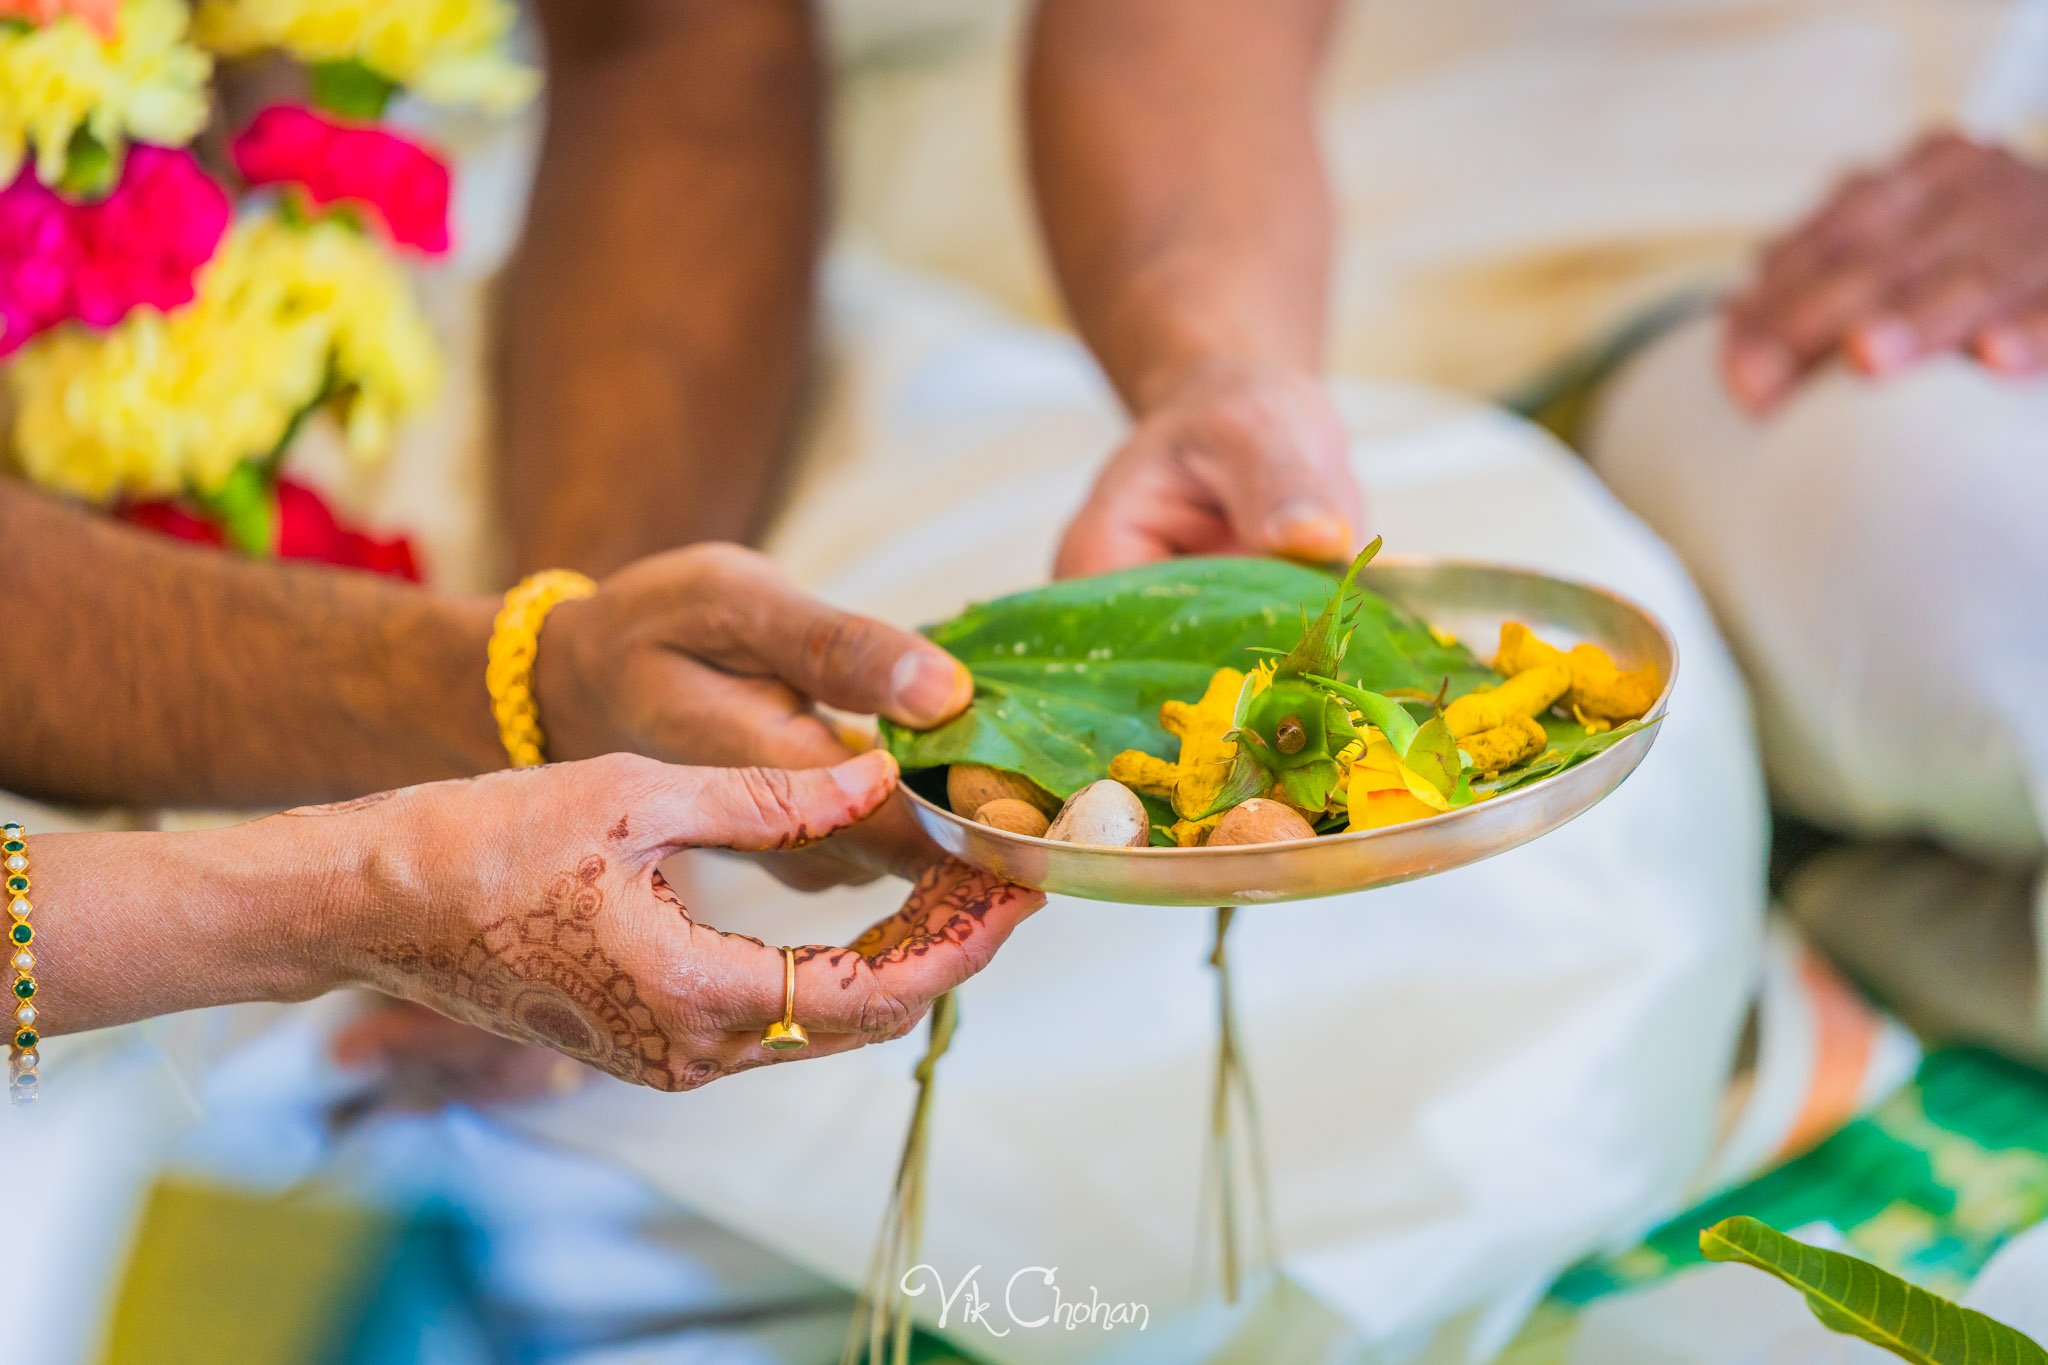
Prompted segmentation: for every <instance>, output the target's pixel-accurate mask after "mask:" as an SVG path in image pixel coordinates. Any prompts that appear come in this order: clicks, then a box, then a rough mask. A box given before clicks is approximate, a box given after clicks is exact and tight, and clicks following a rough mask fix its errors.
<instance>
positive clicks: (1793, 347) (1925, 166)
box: [1722, 133, 2048, 414]
mask: <svg viewBox="0 0 2048 1365" xmlns="http://www.w3.org/2000/svg"><path fill="white" fill-rule="evenodd" d="M1948 352H1962V353H1964V354H1968V355H1971V356H1974V357H1975V358H1977V359H1978V360H1980V361H1982V362H1983V363H1984V364H1985V365H1987V366H1990V367H1991V368H1992V369H1995V370H1998V371H2001V372H2003V373H2007V374H2015V375H2024V374H2042V373H2048V168H2043V167H2041V166H2037V165H2033V164H2031V163H2029V162H2027V161H2024V160H2022V159H2020V158H2019V157H2018V156H2015V155H2014V154H2013V153H2012V152H2010V151H2008V150H2006V149H2005V148H2003V147H1998V146H1992V145H1987V144H1985V143H1981V142H1975V141H1972V140H1971V139H1969V138H1966V137H1963V136H1961V135H1959V134H1956V133H1939V134H1936V135H1934V136H1932V137H1929V138H1927V139H1925V140H1923V141H1922V142H1920V143H1919V144H1918V145H1917V146H1915V147H1913V148H1912V149H1911V150H1910V151H1908V152H1907V153H1906V154H1905V155H1903V156H1901V157H1899V158H1898V159H1897V160H1896V161H1893V162H1892V163H1891V164H1890V165H1888V166H1884V167H1881V168H1879V169H1877V170H1874V171H1867V172H1864V173H1862V174H1859V175H1855V176H1851V177H1850V178H1849V179H1848V180H1846V181H1844V182H1843V183H1842V184H1841V185H1840V186H1839V187H1838V188H1837V189H1836V190H1835V191H1834V192H1833V193H1832V194H1830V195H1829V196H1828V198H1827V199H1826V201H1825V202H1823V203H1822V204H1821V206H1820V207H1819V208H1818V209H1817V210H1815V212H1814V213H1813V214H1812V215H1811V216H1810V217H1808V218H1807V219H1806V221H1805V222H1803V223H1801V224H1799V226H1797V227H1795V228H1793V229H1792V230H1791V231H1790V232H1789V233H1787V234H1786V235H1785V236H1783V237H1782V238H1780V239H1779V240H1778V241H1776V242H1774V243H1773V244H1772V245H1771V246H1770V248H1769V249H1768V250H1767V251H1766V252H1765V255H1764V260H1763V266H1762V269H1761V271H1760V272H1759V274H1758V277H1757V279H1756V281H1755V282H1754V283H1753V284H1752V285H1751V286H1750V287H1749V288H1748V289H1747V290H1746V291H1744V292H1743V293H1742V294H1740V295H1738V296H1737V297H1736V298H1735V300H1734V301H1733V302H1732V303H1731V304H1730V305H1729V309H1728V327H1727V333H1726V337H1725V344H1724V347H1723V352H1722V367H1723V374H1724V377H1725V379H1726V382H1727V385H1728V389H1729V392H1730V393H1731V394H1733V395H1734V397H1735V399H1736V401H1738V402H1739V403H1741V404H1742V405H1743V406H1744V407H1745V408H1747V409H1749V410H1750V411H1751V412H1752V413H1759V414H1761V413H1764V412H1768V411H1770V410H1771V409H1772V408H1774V407H1775V406H1777V404H1779V403H1780V402H1782V401H1783V400H1784V399H1785V397H1786V396H1787V395H1789V394H1790V393H1792V392H1793V391H1794V390H1795V389H1796V388H1797V387H1798V386H1799V384H1800V383H1801V381H1803V380H1804V379H1805V378H1806V377H1807V376H1809V375H1811V374H1812V373H1813V372H1814V371H1815V370H1817V369H1818V368H1820V367H1821V366H1822V365H1825V364H1826V363H1827V362H1829V361H1830V360H1833V359H1836V358H1837V357H1839V358H1842V359H1845V360H1847V361H1848V362H1849V363H1850V364H1852V365H1854V366H1855V367H1856V368H1857V369H1858V370H1860V371H1862V372H1863V373H1865V374H1868V375H1872V376H1875V377H1878V378H1884V377H1887V376H1890V375H1894V374H1897V373H1899V372H1900V371H1902V370H1904V369H1906V368H1907V367H1909V366H1911V365H1913V364H1914V363H1915V362H1917V361H1920V360H1923V359H1926V358H1927V357H1928V356H1932V355H1940V354H1943V353H1948Z"/></svg>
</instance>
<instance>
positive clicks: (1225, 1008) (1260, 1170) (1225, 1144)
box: [1195, 905, 1279, 1303]
mask: <svg viewBox="0 0 2048 1365" xmlns="http://www.w3.org/2000/svg"><path fill="white" fill-rule="evenodd" d="M1235 913H1236V912H1235V910H1234V909H1233V908H1232V907H1230V906H1227V905H1226V906H1219V907H1218V908H1217V910H1216V942H1215V946H1214V947H1213V948H1212V949H1211V950H1210V952H1209V966H1210V968H1211V969H1212V970H1213V971H1214V972H1215V973H1216V1070H1215V1076H1214V1078H1213V1080H1212V1082H1211V1087H1210V1097H1209V1141H1208V1144H1207V1150H1206V1152H1205V1154H1204V1158H1203V1162H1202V1194H1201V1210H1202V1211H1201V1217H1200V1222H1199V1224H1198V1229H1197V1233H1196V1240H1195V1245H1196V1253H1195V1254H1196V1275H1197V1278H1198V1280H1199V1279H1200V1278H1201V1277H1202V1274H1203V1272H1202V1269H1201V1267H1202V1265H1203V1263H1205V1262H1207V1260H1208V1259H1209V1249H1208V1248H1209V1239H1210V1238H1211V1236H1214V1238H1215V1239H1216V1253H1217V1272H1218V1276H1219V1279H1220V1282H1221V1288H1222V1291H1223V1297H1224V1299H1225V1300H1226V1301H1227V1302H1229V1303H1236V1302H1237V1301H1238V1295H1239V1294H1240V1292H1241V1291H1242V1287H1243V1283H1244V1280H1245V1278H1246V1277H1247V1275H1248V1274H1260V1275H1263V1274H1265V1273H1266V1272H1267V1271H1270V1270H1271V1269H1272V1267H1273V1265H1274V1264H1275V1262H1276V1261H1277V1260H1278V1259H1279V1251H1278V1240H1277V1238H1276V1237H1275V1236H1274V1232H1273V1193H1272V1182H1271V1180H1270V1179H1269V1177H1268V1174H1267V1166H1266V1151H1265V1139H1264V1137H1263V1136H1262V1134H1261V1131H1260V1125H1259V1115H1258V1105H1257V1102H1256V1100H1255V1098H1254V1096H1253V1094H1252V1082H1251V1074H1250V1072H1249V1071H1248V1070H1247V1069H1246V1066H1245V1062H1244V1050H1243V1047H1242V1045H1241V1042H1240V1039H1239V1036H1238V1029H1237V1009H1236V1006H1235V1003H1234V1002H1233V1000H1232V998H1231V990H1230V954H1229V951H1228V949H1227V947H1226V944H1227V942H1228V939H1229V934H1230V922H1231V919H1232V917H1233V915H1234V914H1235ZM1247 1201H1249V1203H1250V1207H1249V1208H1246V1207H1244V1206H1245V1204H1246V1202H1247ZM1246 1222H1250V1223H1251V1225H1252V1226H1253V1227H1254V1228H1255V1229H1256V1230H1257V1241H1256V1243H1255V1245H1254V1249H1253V1253H1252V1255H1251V1256H1250V1257H1249V1258H1248V1257H1247V1256H1246V1252H1245V1248H1244V1245H1243V1242H1244V1231H1243V1228H1244V1225H1245V1223H1246Z"/></svg>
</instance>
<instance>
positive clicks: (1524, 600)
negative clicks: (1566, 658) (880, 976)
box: [905, 556, 1678, 909]
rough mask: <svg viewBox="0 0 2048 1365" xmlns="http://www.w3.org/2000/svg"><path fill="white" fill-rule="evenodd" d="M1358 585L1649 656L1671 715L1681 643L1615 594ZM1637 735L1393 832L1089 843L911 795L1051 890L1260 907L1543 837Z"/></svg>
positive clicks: (1125, 899) (1569, 587) (1463, 576)
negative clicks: (1143, 844) (1218, 841)
mask: <svg viewBox="0 0 2048 1365" xmlns="http://www.w3.org/2000/svg"><path fill="white" fill-rule="evenodd" d="M1359 582H1360V584H1361V586H1364V587H1367V588H1370V589H1371V590H1372V591H1374V592H1377V593H1379V594H1381V595H1382V596H1384V597H1387V598H1389V599H1390V600H1392V601H1394V602H1395V603H1397V604H1399V605H1400V606H1402V607H1405V608H1406V609H1407V610H1409V611H1411V612H1413V613H1415V614H1416V615H1417V616H1419V617H1421V618H1422V619H1423V620H1424V621H1427V622H1428V623H1429V624H1430V625H1432V626H1434V627H1436V628H1438V629H1440V630H1448V631H1450V632H1451V633H1452V634H1454V635H1456V636H1458V637H1459V638H1460V639H1463V640H1467V641H1480V642H1483V643H1487V644H1490V643H1491V641H1492V640H1493V639H1494V638H1495V637H1496V636H1497V635H1498V633H1499V630H1500V626H1501V623H1502V622H1504V621H1521V622H1523V623H1524V624H1526V625H1528V626H1529V628H1530V629H1531V630H1533V631H1535V632H1536V634H1538V635H1539V636H1541V637H1542V638H1544V639H1545V640H1548V641H1550V642H1551V643H1553V644H1558V645H1560V646H1566V647H1568V646H1569V645H1572V644H1579V643H1592V644H1597V645H1599V646H1601V647H1602V648H1603V649H1605V650H1607V651H1608V652H1609V653H1610V654H1612V655H1613V656H1614V658H1615V659H1616V661H1617V662H1619V663H1620V664H1621V665H1622V666H1623V667H1624V668H1640V667H1643V666H1644V665H1646V664H1654V665H1656V667H1657V668H1658V669H1659V670H1660V671H1661V672H1662V674H1663V677H1664V690H1663V692H1662V693H1661V694H1660V695H1659V696H1658V698H1657V704H1656V705H1655V706H1653V707H1652V708H1651V709H1650V712H1649V714H1648V715H1647V716H1646V717H1645V719H1646V720H1654V719H1657V718H1659V717H1661V716H1662V715H1663V714H1664V709H1665V706H1666V704H1667V703H1668V702H1669V701H1670V698H1671V689H1672V687H1673V686H1674V685H1675V684H1676V682H1677V680H1678V644H1677V642H1676V641H1675V640H1673V639H1672V638H1671V632H1670V631H1669V630H1667V629H1666V628H1665V626H1664V624H1663V623H1662V622H1661V621H1659V620H1658V619H1657V618H1656V617H1655V616H1654V615H1652V614H1651V613H1650V612H1649V611H1648V610H1647V609H1645V608H1644V607H1642V606H1641V605H1639V604H1638V603H1636V602H1634V601H1631V600H1630V599H1628V598H1626V597H1623V596H1621V595H1620V594H1618V593H1613V592H1609V591H1607V590H1606V589H1604V588H1596V587H1593V586H1591V585H1589V584H1585V583H1579V582H1575V581H1572V580H1570V579H1564V578H1554V577H1551V576H1550V575H1548V574H1543V573H1538V572H1536V571H1534V570H1529V569H1517V568H1510V567H1506V566H1502V565H1496V564H1487V563H1482V562H1478V561H1472V560H1456V559H1423V558H1410V557H1399V556H1385V557H1382V558H1381V559H1378V560H1376V561H1374V562H1373V564H1372V565H1370V566H1369V567H1368V568H1367V569H1366V570H1365V572H1364V574H1363V575H1361V577H1360V579H1359ZM1657 729H1658V727H1655V726H1651V727H1649V728H1646V729H1643V730H1640V731H1637V732H1636V733H1635V734H1632V735H1630V736H1629V737H1628V738H1626V739H1624V740H1621V741H1620V742H1619V743H1617V744H1615V745H1613V746H1612V747H1611V748H1608V749H1605V750H1603V751H1602V752H1600V753H1598V754H1596V755H1594V756H1593V757H1592V758H1590V759H1587V760H1586V761H1585V762H1583V763H1580V764H1578V765H1577V766H1576V767H1572V768H1568V769H1566V770H1565V771H1564V772H1562V773H1559V774H1557V775H1556V776H1553V777H1547V778H1544V779H1542V780H1540V781H1537V782H1532V783H1530V784H1529V785H1527V786H1525V787H1521V788H1518V789H1517V790H1515V791H1511V792H1506V793H1503V794H1502V795H1499V796H1496V797H1494V798H1493V799H1492V800H1490V801H1483V802H1480V803H1478V804H1476V805H1472V806H1467V807H1465V808H1464V809H1462V810H1455V811H1451V812H1448V813H1447V814H1443V815H1438V816H1433V817H1431V818H1429V819H1426V820H1416V821H1412V822H1410V823H1408V824H1403V825H1392V826H1389V827H1387V828H1385V829H1376V830H1360V831H1357V832H1356V833H1348V834H1326V835H1321V836H1319V837H1317V838H1314V839H1295V840H1290V841H1288V842H1285V843H1276V844H1243V845H1235V846H1232V847H1229V848H1094V847H1090V846H1087V845H1083V844H1067V843H1058V842H1055V841H1053V840H1051V839H1040V838H1034V837H1032V836H1030V835H1025V834H1011V833H1007V832H1005V831H1003V830H998V829H992V828H990V827H989V826H987V825H977V824H975V823H974V822H973V821H972V820H969V819H967V818H966V817H964V816H959V815H955V814H954V813H953V812H952V811H950V810H947V809H946V808H944V807H943V806H940V805H938V804H936V803H934V802H932V801H930V800H928V799H927V798H925V797H924V796H923V795H921V794H919V793H918V792H916V791H913V790H910V789H909V788H908V787H906V788H905V795H907V796H908V797H909V798H910V804H911V808H912V810H913V812H914V813H915V815H916V817H917V821H918V823H919V825H920V826H922V827H923V829H924V831H925V833H926V834H927V835H929V836H930V837H931V838H932V839H933V840H934V841H935V842H936V843H937V844H938V845H939V847H940V848H942V849H944V850H945V851H946V852H947V853H948V854H950V855H952V856H953V857H955V858H958V859H960V860H961V861H962V862H966V863H970V864H972V865H974V866H976V867H980V868H983V869H985V870H987V871H990V872H993V873H995V874H996V875H998V876H1000V877H1004V878H1006V879H1008V880H1010V881H1013V882H1016V883H1018V884H1019V885H1022V886H1028V887H1031V888H1033V889H1035V890H1040V891H1045V892H1048V893H1050V894H1053V895H1061V896H1075V897H1079V898H1081V899H1084V900H1099V901H1114V902H1119V903H1122V904H1127V905H1183V906H1202V907H1207V908H1211V909H1213V908H1215V907H1216V906H1220V905H1264V904H1271V903H1275V902H1280V901H1293V900H1309V899H1314V898H1317V897H1322V896H1336V895H1345V894H1349V893H1351V892H1356V891H1366V890H1371V889H1372V888H1374V887H1380V886H1390V885H1392V884H1394V883H1396V882H1403V881H1410V880H1412V879H1414V878H1417V877H1427V876H1431V875H1433V874H1435V873H1438V872H1448V871H1450V870H1451V869H1453V868H1457V867H1463V866H1465V865H1466V864H1467V863H1473V862H1477V861H1479V860H1480V859H1482V858H1490V857H1492V856H1494V855H1495V854H1497V853H1505V852H1506V851H1508V850H1509V849H1511V848H1516V847H1519V846H1520V845H1522V844H1525V843H1527V842H1529V841H1530V840H1531V839H1534V838H1537V837H1538V836H1540V835H1543V834H1547V833H1549V832H1550V831H1551V830H1554V829H1556V828H1558V827H1559V826H1560V825H1563V824H1565V823H1566V822H1567V821H1570V820H1572V819H1574V818H1576V817H1577V816H1579V815H1582V814H1584V813H1585V812H1586V811H1588V810H1590V809H1592V808H1593V807H1594V806H1596V805H1598V804H1599V803H1600V802H1601V801H1602V800H1603V799H1605V798H1606V797H1607V796H1608V795H1609V794H1610V793H1611V792H1613V791H1614V789H1615V788H1617V787H1619V786H1620V785H1621V784H1622V781H1623V780H1624V779H1625V778H1627V777H1628V775H1629V774H1630V773H1632V772H1634V771H1635V768H1636V765H1637V764H1639V763H1641V762H1642V761H1643V758H1644V756H1645V755H1646V754H1648V753H1649V751H1650V746H1651V744H1653V743H1654V742H1655V741H1656V737H1657Z"/></svg>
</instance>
